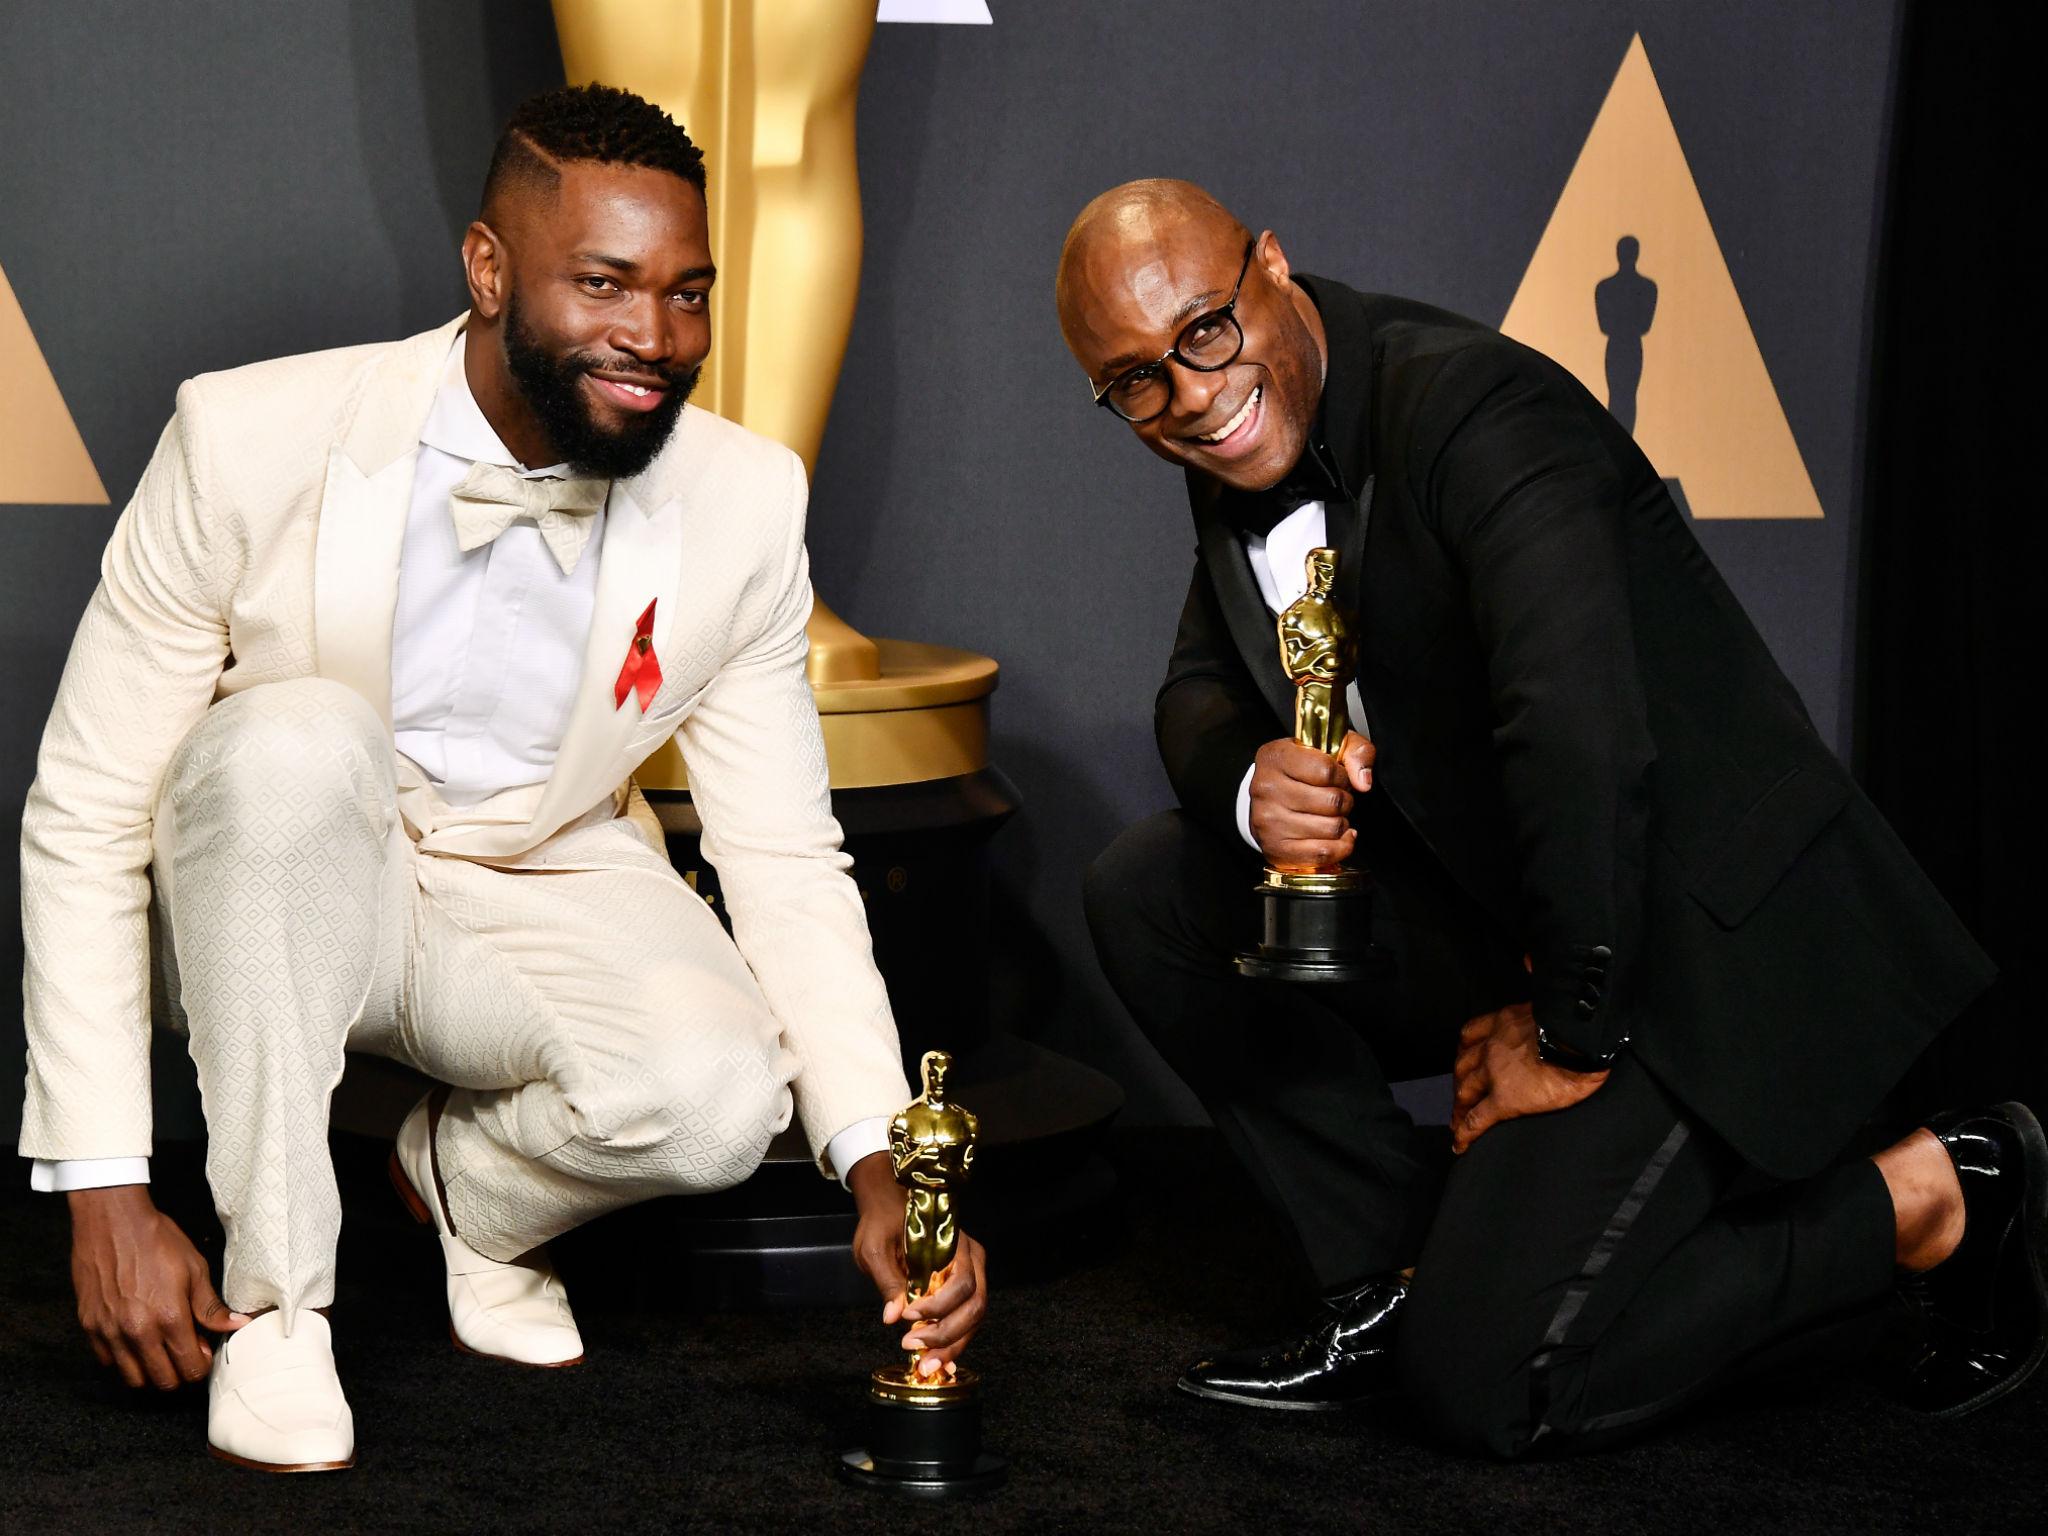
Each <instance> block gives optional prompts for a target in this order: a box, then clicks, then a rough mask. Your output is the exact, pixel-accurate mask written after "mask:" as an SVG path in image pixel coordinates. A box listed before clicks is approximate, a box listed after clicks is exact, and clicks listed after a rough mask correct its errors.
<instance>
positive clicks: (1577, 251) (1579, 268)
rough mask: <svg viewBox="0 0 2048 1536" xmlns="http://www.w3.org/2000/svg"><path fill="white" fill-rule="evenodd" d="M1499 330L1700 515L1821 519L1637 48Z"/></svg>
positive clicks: (1632, 47)
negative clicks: (1587, 400)
mask: <svg viewBox="0 0 2048 1536" xmlns="http://www.w3.org/2000/svg"><path fill="white" fill-rule="evenodd" d="M1629 240H1633V241H1634V242H1635V248H1634V249H1633V250H1631V249H1629V248H1628V246H1627V245H1626V243H1625V242H1627V241H1629ZM1501 330H1502V331H1504V332H1506V333H1507V334H1508V335H1510V336H1512V337H1514V338H1515V339H1516V340H1517V341H1520V342H1525V343H1527V344H1528V345H1529V346H1532V347H1534V348H1536V350H1537V351H1539V352H1544V353H1547V354H1549V355H1550V356H1551V357H1553V358H1555V359H1556V360H1557V361H1558V362H1560V363H1562V364H1563V365H1564V366H1565V367H1567V368H1569V369H1570V370H1571V371H1572V372H1573V373H1574V374H1576V375H1577V376H1578V379H1579V382H1580V383H1582V384H1584V385H1585V386H1586V388H1588V389H1590V390H1591V391H1592V392H1593V394H1594V395H1595V396H1596V397H1598V398H1599V399H1600V400H1602V401H1605V402H1606V403H1607V405H1608V408H1609V409H1611V410H1613V411H1614V413H1615V416H1616V417H1617V418H1618V419H1619V420H1621V421H1622V423H1623V424H1624V425H1627V426H1630V427H1631V428H1632V430H1633V431H1634V433H1635V438H1636V442H1637V444H1638V445H1639V446H1640V447H1641V448H1642V450H1643V452H1644V453H1645V454H1647V455H1648V456H1649V459H1650V462H1651V463H1652V464H1655V465H1656V466H1657V470H1658V472H1659V473H1660V474H1662V475H1663V476H1664V477H1665V478H1666V479H1667V480H1675V481H1677V482H1678V487H1679V489H1680V491H1681V496H1682V504H1683V505H1685V506H1686V507H1688V508H1689V510H1690V511H1691V512H1692V515H1693V516H1694V517H1699V518H1716V517H1725V518H1734V517H1750V518H1766V517H1769V518H1776V517H1819V516H1820V515H1821V508H1820V498H1819V497H1818V496H1817V495H1815V494H1814V489H1813V479H1812V477H1811V476H1810V475H1808V474H1807V472H1806V460H1805V459H1804V458H1802V457H1801V455H1800V452H1799V444H1798V443H1797V442H1796V441H1794V440H1793V437H1792V427H1791V424H1790V423H1789V422H1787V421H1786V419H1785V407H1784V406H1783V404H1781V403H1780V401H1779V399H1778V392H1777V390H1776V389H1774V388H1773V387H1772V385H1771V376H1770V372H1769V370H1767V369H1766V368H1765V367H1764V359H1763V354H1762V352H1760V351H1759V350H1758V349H1757V344H1756V333H1755V332H1754V331H1753V330H1751V329H1750V324H1749V316H1748V315H1747V314H1746V313H1744V311H1743V308H1742V299H1741V296H1740V295H1739V294H1737V293H1736V291H1735V279H1734V278H1733V277H1731V276H1730V275H1729V272H1728V263H1727V261H1726V260H1725V259H1724V258H1723V257H1722V255H1721V246H1720V242H1719V241H1717V240H1716V239H1715V238H1714V230H1713V226H1712V224H1710V223H1709V222H1708V220H1707V210H1706V206H1705V205H1704V204H1703V203H1702V202H1701V201H1700V193H1699V188H1698V186H1696V185H1695V184H1694V182H1693V179H1692V168H1691V167H1690V166H1689V165H1687V164H1686V159H1685V151H1684V149H1683V148H1681V147H1680V145H1679V142H1678V130H1677V129H1676V128H1675V127H1673V126H1672V122H1671V114H1670V112H1669V111H1668V110H1667V109H1666V108H1665V105H1664V93H1663V92H1662V91H1660V90H1659V89H1658V88H1657V77H1656V76H1655V75H1654V74H1652V73H1651V71H1650V56H1649V54H1648V53H1647V52H1645V51H1644V48H1643V40H1642V38H1641V37H1640V36H1638V37H1636V38H1635V39H1633V40H1632V41H1631V42H1630V43H1629V47H1628V54H1627V56H1626V57H1625V58H1623V59H1622V61H1621V69H1620V71H1619V72H1618V73H1617V74H1616V75H1615V77H1614V84H1613V86H1611V87H1610V88H1609V90H1608V92H1607V100H1606V102H1605V103H1603V104H1602V106H1601V108H1600V115H1599V116H1598V117H1597V118H1595V119H1594V122H1593V131H1592V132H1591V133H1589V134H1588V135H1587V136H1586V146H1585V148H1584V149H1582V150H1580V151H1579V160H1578V164H1577V165H1575V166H1573V167H1572V173H1571V176H1570V178H1569V179H1568V180H1567V181H1566V182H1565V186H1564V193H1563V195H1562V196H1561V197H1559V198H1558V200H1557V208H1556V210H1555V211H1554V212H1553V213H1552V214H1551V215H1550V224H1549V226H1548V227H1547V228H1546V229H1545V230H1544V231H1543V238H1542V240H1540V241H1539V242H1538V243H1537V246H1536V254H1535V255H1534V256H1532V257H1531V258H1530V259H1529V270H1528V271H1527V272H1525V273H1524V274H1523V275H1522V286H1521V287H1520V288H1519V289H1517V290H1516V292H1515V300H1514V303H1512V304H1511V305H1509V306H1508V315H1507V319H1505V320H1503V321H1502V322H1501ZM1631 394H1633V396H1634V399H1633V401H1632V402H1631V399H1630V396H1631ZM1631 417H1632V418H1633V420H1631Z"/></svg>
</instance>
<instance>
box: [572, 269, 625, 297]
mask: <svg viewBox="0 0 2048 1536" xmlns="http://www.w3.org/2000/svg"><path fill="white" fill-rule="evenodd" d="M576 281H577V282H579V283H581V284H582V285H583V287H584V288H585V290H586V291H588V292H590V293H605V292H607V291H609V290H610V289H612V288H614V287H616V286H617V285H616V284H615V283H613V282H612V280H611V279H610V278H608V277H599V276H597V275H596V274H595V273H591V274H589V275H587V276H584V277H579V278H577V279H576Z"/></svg>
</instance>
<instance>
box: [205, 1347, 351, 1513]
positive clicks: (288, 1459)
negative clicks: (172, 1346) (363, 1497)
mask: <svg viewBox="0 0 2048 1536" xmlns="http://www.w3.org/2000/svg"><path fill="white" fill-rule="evenodd" d="M206 1443H207V1445H208V1446H209V1447H210V1448H211V1449H212V1451H213V1454H214V1455H216V1456H218V1457H219V1458H220V1459H221V1460H222V1461H232V1462H233V1463H235V1465H236V1466H240V1467H254V1468H255V1469H256V1470H257V1471H259V1472H332V1471H338V1470H339V1469H341V1468H342V1467H352V1466H354V1465H355V1460H356V1424H355V1418H354V1416H353V1415H351V1414H350V1413H349V1411H348V1399H347V1398H345V1397H343V1396H342V1395H341V1378H340V1377H338V1376H336V1375H335V1374H334V1336H333V1334H332V1333H330V1332H329V1331H328V1327H327V1319H326V1318H324V1317H322V1316H321V1315H320V1314H319V1313H318V1312H315V1311H312V1310H311V1309H310V1308H308V1309H306V1310H303V1311H301V1312H300V1313H299V1315H298V1320H297V1321H296V1322H295V1323H293V1325H292V1333H291V1336H290V1337H289V1338H287V1337H286V1336H285V1331H284V1314H283V1313H282V1312H265V1313H263V1314H262V1315H261V1316H260V1317H258V1318H256V1319H255V1321H253V1322H249V1323H244V1324H243V1325H242V1326H241V1327H240V1328H239V1329H237V1330H236V1331H235V1332H233V1333H231V1334H229V1335H227V1336H226V1337H225V1338H223V1339H222V1340H221V1341H220V1344H219V1346H218V1347H217V1348H216V1349H215V1350H214V1352H213V1375H212V1379H211V1381H210V1383H209V1385H208V1388H207V1409H206Z"/></svg>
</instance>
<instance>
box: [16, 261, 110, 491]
mask: <svg viewBox="0 0 2048 1536" xmlns="http://www.w3.org/2000/svg"><path fill="white" fill-rule="evenodd" d="M9 502H13V503H16V504H20V505H30V506H35V505H40V506H91V507H103V506H105V505H106V504H107V488H106V487H105V486H104V485H102V484H101V483H100V475H99V471H98V470H96V469H94V468H93V467H92V455H91V454H89V453H87V452H86V451H85V440H84V439H83V438H81V437H80V436H79V435H78V427H77V426H76V424H74V423H73V421H72V420H71V412H70V410H69V408H68V407H66V405H65V404H64V396H63V395H62V394H60V393H58V390H57V381H56V380H55V379H54V378H52V377H51V376H50V365H49V364H48V363H46V362H44V361H43V349H42V348H41V347H39V346H37V345H36V338H35V335H34V333H33V332H31V331H30V330H29V328H28V316H27V315H24V314H23V313H22V312H21V305H20V304H19V303H18V302H16V300H15V297H14V289H13V288H12V287H11V286H10V285H9V284H8V281H7V274H6V273H5V272H0V505H4V504H6V503H9Z"/></svg>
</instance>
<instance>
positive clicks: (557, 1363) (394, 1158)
mask: <svg viewBox="0 0 2048 1536" xmlns="http://www.w3.org/2000/svg"><path fill="white" fill-rule="evenodd" d="M384 1171H385V1172H386V1173H388V1174H390V1175H391V1187H392V1188H393V1189H395V1190H396V1191H398V1198H399V1199H400V1200H401V1201H402V1202H404V1205H405V1208H406V1209H407V1210H408V1211H410V1212H411V1213H412V1219H413V1220H414V1221H416V1222H418V1223H419V1224H420V1225H421V1226H423V1227H433V1225H434V1215H433V1212H431V1211H429V1210H428V1209H427V1202H426V1201H425V1200H423V1199H421V1198H420V1192H419V1191H418V1190H416V1189H414V1188H413V1187H412V1180H411V1179H409V1178H407V1177H406V1173H405V1164H403V1163H401V1162H400V1161H399V1160H398V1153H397V1151H396V1149H394V1150H393V1151H392V1153H391V1158H390V1161H388V1162H387V1163H385V1165H384ZM435 1230H436V1231H438V1230H439V1228H435ZM448 1341H449V1342H450V1343H451V1344H453V1345H454V1346H455V1347H456V1348H457V1349H459V1350H460V1351H462V1353H463V1354H465V1355H474V1356H476V1358H477V1359H479V1360H502V1361H504V1363H505V1364H507V1365H523V1366H525V1367H526V1369H528V1370H529V1371H560V1370H566V1369H568V1367H570V1366H572V1365H581V1364H582V1363H583V1356H581V1355H577V1356H576V1357H575V1358H574V1359H571V1360H515V1359H513V1358H512V1357H511V1356H510V1355H492V1354H486V1353H485V1352H484V1351H483V1350H481V1349H471V1348H470V1347H469V1346H468V1345H467V1344H465V1343H463V1342H462V1340H461V1339H459V1338H457V1337H456V1336H455V1322H454V1320H453V1319H452V1318H451V1319H450V1320H449V1323H448ZM214 1454H215V1455H216V1456H224V1455H226V1454H227V1453H226V1452H224V1451H215V1452H214ZM228 1459H229V1460H230V1461H232V1460H234V1458H233V1457H228ZM250 1465H252V1466H253V1465H255V1463H253V1462H252V1463H250ZM343 1465H345V1463H343ZM276 1470H280V1471H289V1472H296V1471H315V1470H318V1469H317V1468H311V1467H307V1468H300V1467H285V1468H278V1469H276Z"/></svg>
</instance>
